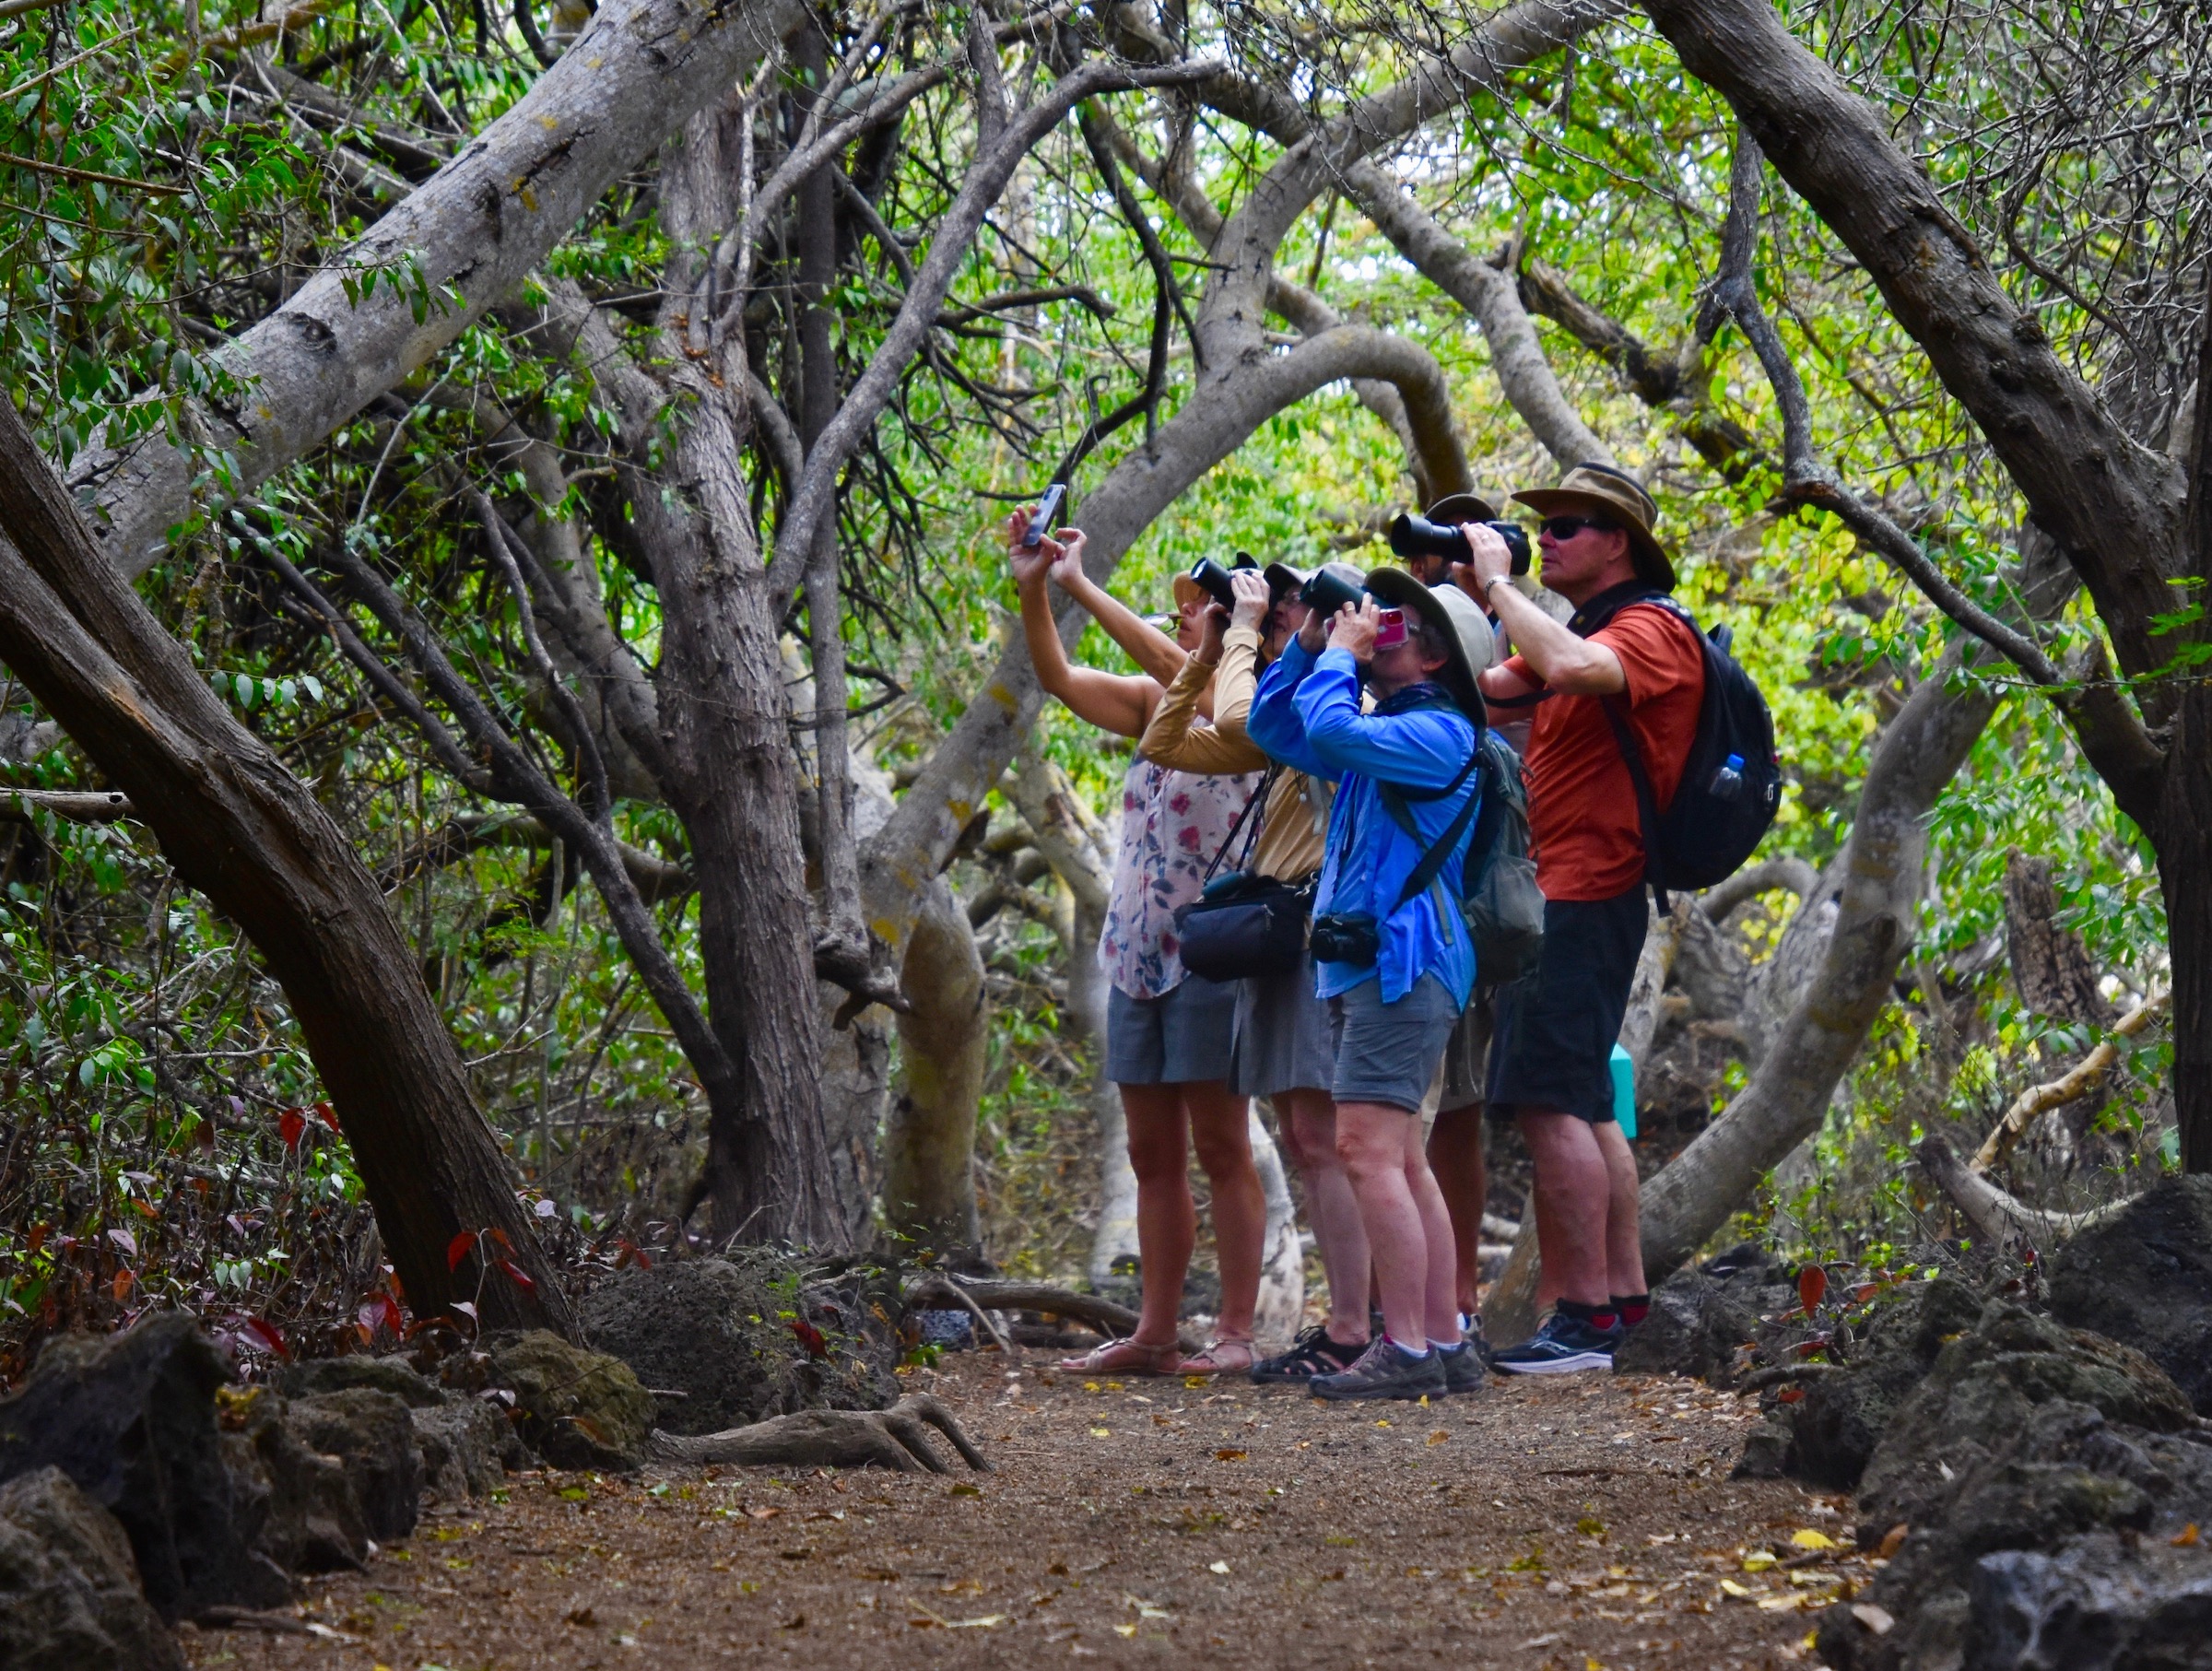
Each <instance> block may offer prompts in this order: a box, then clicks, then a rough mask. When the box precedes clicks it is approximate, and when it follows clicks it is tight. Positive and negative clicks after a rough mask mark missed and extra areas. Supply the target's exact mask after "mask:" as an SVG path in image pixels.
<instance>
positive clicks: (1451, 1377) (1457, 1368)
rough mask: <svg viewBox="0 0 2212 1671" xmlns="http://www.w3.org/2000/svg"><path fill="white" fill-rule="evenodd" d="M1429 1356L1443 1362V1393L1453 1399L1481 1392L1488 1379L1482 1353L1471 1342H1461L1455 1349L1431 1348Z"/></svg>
mask: <svg viewBox="0 0 2212 1671" xmlns="http://www.w3.org/2000/svg"><path fill="white" fill-rule="evenodd" d="M1429 1355H1430V1357H1432V1358H1441V1359H1443V1360H1444V1391H1445V1392H1447V1393H1450V1394H1453V1396H1454V1397H1457V1396H1458V1395H1459V1394H1462V1393H1479V1392H1481V1391H1482V1388H1483V1383H1485V1382H1486V1381H1487V1380H1488V1373H1489V1372H1488V1368H1487V1366H1485V1365H1484V1363H1483V1361H1482V1353H1481V1351H1480V1349H1479V1348H1477V1346H1476V1344H1475V1342H1474V1341H1472V1340H1463V1341H1461V1342H1460V1343H1459V1344H1458V1345H1457V1346H1455V1347H1430V1354H1429Z"/></svg>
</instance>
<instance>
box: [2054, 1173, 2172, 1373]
mask: <svg viewBox="0 0 2212 1671" xmlns="http://www.w3.org/2000/svg"><path fill="white" fill-rule="evenodd" d="M2050 1293H2051V1314H2052V1315H2053V1316H2054V1317H2056V1318H2058V1319H2059V1321H2061V1322H2062V1323H2066V1324H2072V1325H2073V1326H2074V1327H2076V1328H2080V1329H2096V1330H2098V1331H2099V1332H2100V1333H2102V1334H2106V1335H2110V1336H2113V1337H2114V1338H2115V1339H2120V1340H2124V1341H2127V1342H2128V1343H2129V1344H2130V1345H2132V1346H2134V1347H2137V1348H2138V1349H2140V1350H2141V1351H2142V1353H2143V1355H2144V1356H2145V1357H2147V1358H2148V1359H2150V1360H2151V1361H2152V1362H2153V1363H2155V1364H2157V1365H2158V1366H2159V1368H2160V1369H2162V1370H2164V1371H2166V1373H2167V1374H2168V1375H2170V1376H2171V1377H2172V1378H2173V1381H2174V1384H2176V1385H2177V1386H2179V1387H2180V1388H2181V1389H2182V1391H2183V1393H2184V1394H2187V1396H2188V1399H2189V1402H2190V1404H2191V1406H2194V1409H2195V1411H2196V1413H2197V1414H2198V1415H2199V1416H2212V1177H2208V1176H2203V1175H2178V1176H2174V1177H2171V1178H2161V1179H2160V1180H2159V1182H2158V1183H2154V1184H2153V1185H2151V1187H2150V1188H2149V1189H2147V1190H2146V1191H2145V1192H2144V1193H2143V1194H2140V1195H2138V1196H2136V1199H2135V1200H2133V1201H2131V1202H2129V1203H2128V1204H2127V1206H2124V1207H2123V1208H2122V1209H2121V1210H2120V1211H2119V1212H2118V1213H2116V1214H2114V1215H2113V1216H2112V1218H2108V1219H2105V1220H2103V1221H2102V1222H2100V1223H2098V1224H2095V1225H2092V1226H2090V1227H2089V1228H2088V1229H2087V1230H2082V1231H2080V1232H2079V1233H2077V1235H2075V1236H2073V1237H2072V1238H2070V1239H2069V1240H2068V1241H2067V1242H2066V1244H2065V1247H2064V1248H2063V1249H2062V1250H2061V1251H2060V1252H2059V1253H2057V1254H2056V1255H2055V1256H2054V1257H2053V1260H2052V1265H2051V1290H2050Z"/></svg>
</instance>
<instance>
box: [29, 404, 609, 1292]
mask: <svg viewBox="0 0 2212 1671" xmlns="http://www.w3.org/2000/svg"><path fill="white" fill-rule="evenodd" d="M0 530H5V532H0V662H5V663H6V665H7V666H8V667H9V669H10V670H11V671H13V672H14V673H15V675H16V677H18V678H20V679H22V680H23V682H24V683H25V684H26V685H27V686H29V688H30V690H31V693H32V694H33V695H34V696H36V697H37V698H38V700H39V701H40V703H41V706H43V707H44V708H45V710H46V711H47V712H49V713H51V714H53V716H54V717H55V718H56V719H58V720H59V721H61V723H62V724H63V725H64V726H65V727H66V729H67V730H68V733H69V735H70V736H71V737H72V738H73V739H74V740H75V741H76V744H77V745H78V746H79V747H82V748H83V749H84V751H85V753H86V754H87V756H88V757H89V758H90V759H91V760H92V762H93V763H94V764H95V765H96V766H98V767H99V769H100V771H101V772H103V773H104V774H105V775H106V776H107V777H108V778H109V779H110V780H111V781H112V783H115V784H116V785H117V786H118V787H119V788H120V789H122V790H123V792H124V794H127V795H128V796H129V797H130V799H131V803H132V805H133V806H135V808H137V809H138V811H139V815H140V816H141V817H143V818H145V820H146V822H147V826H148V828H150V829H151V830H153V832H154V835H155V837H156V839H157V840H159V841H160V843H161V850H162V852H163V853H164V854H165V855H166V856H167V857H168V859H169V860H170V862H171V864H172V865H175V866H176V868H177V874H178V875H179V876H180V877H182V879H183V880H184V881H185V882H186V883H187V884H188V885H189V886H191V887H193V888H197V889H198V890H199V891H201V892H202V893H204V894H206V896H207V898H208V900H210V901H211V902H212V903H213V904H214V905H215V907H216V908H217V909H218V911H221V912H225V913H226V914H228V915H229V917H230V919H231V920H232V921H233V922H235V923H236V924H238V925H239V927H240V929H241V932H242V933H243V934H244V935H245V936H246V938H247V939H248V940H249V941H251V942H252V943H253V947H254V949H255V950H256V951H257V952H258V953H259V954H260V955H261V957H262V959H264V961H265V963H266V965H267V967H268V970H269V972H270V973H271V974H272V975H273V976H274V977H275V978H276V980H277V983H278V984H280V985H281V986H282V987H283V988H284V991H285V995H286V997H287V999H288V1001H289V1002H290V1004H291V1006H292V1013H293V1016H294V1017H295V1018H296V1019H297V1020H298V1021H299V1024H300V1031H301V1033H302V1034H303V1035H304V1037H305V1039H306V1041H307V1048H308V1053H309V1054H310V1055H311V1056H312V1058H313V1059H314V1064H315V1068H316V1071H317V1072H318V1073H319V1074H320V1075H321V1076H322V1079H323V1084H324V1089H326V1090H327V1091H328V1092H329V1093H330V1100H331V1103H332V1106H333V1107H334V1108H335V1111H336V1112H337V1115H338V1123H339V1124H340V1126H341V1127H342V1128H343V1129H344V1132H345V1135H346V1139H347V1143H348V1144H349V1145H350V1146H351V1147H352V1149H353V1155H354V1159H355V1161H356V1163H357V1164H358V1165H359V1168H360V1172H361V1180H362V1183H364V1184H365V1185H366V1187H367V1189H368V1192H369V1198H370V1202H371V1205H372V1206H374V1208H375V1210H376V1218H377V1227H378V1230H379V1231H380V1232H381V1234H382V1239H383V1243H384V1246H385V1248H386V1250H387V1251H388V1252H389V1253H391V1255H392V1260H393V1264H394V1267H395V1268H396V1269H397V1270H398V1272H399V1277H400V1280H401V1282H402V1283H403V1284H405V1285H406V1293H407V1300H408V1303H409V1304H410V1305H411V1306H412V1307H413V1308H414V1309H415V1311H416V1312H417V1314H418V1315H421V1316H431V1315H435V1314H436V1313H438V1312H442V1311H444V1310H446V1309H447V1308H448V1307H449V1306H450V1305H451V1304H452V1302H453V1301H454V1300H466V1299H471V1298H472V1297H473V1298H474V1299H475V1300H476V1303H477V1306H478V1308H479V1310H480V1312H481V1316H482V1321H483V1323H484V1324H486V1325H488V1326H499V1327H515V1328H552V1329H555V1330H557V1331H559V1332H560V1333H563V1334H572V1333H573V1331H574V1326H575V1325H574V1321H573V1318H572V1317H571V1313H570V1311H569V1307H568V1302H567V1299H566V1296H565V1295H564V1294H563V1292H562V1291H561V1289H560V1288H559V1280H558V1277H557V1275H556V1273H555V1271H554V1269H553V1267H552V1265H550V1263H549V1262H548V1261H547V1260H546V1259H545V1258H544V1256H543V1255H542V1254H541V1253H539V1251H538V1245H537V1239H536V1236H535V1232H534V1231H533V1230H532V1229H531V1227H530V1224H529V1221H528V1219H527V1218H525V1216H524V1213H523V1210H522V1208H521V1206H520V1205H519V1204H518V1203H517V1202H516V1200H515V1196H514V1188H513V1180H512V1174H511V1171H510V1169H509V1167H508V1164H507V1158H506V1156H505V1155H504V1154H502V1153H501V1152H500V1146H499V1142H498V1140H497V1139H496V1138H495V1137H494V1136H492V1132H491V1128H490V1127H489V1126H488V1125H487V1124H485V1121H484V1117H483V1115H482V1113H481V1112H479V1111H478V1109H477V1105H476V1100H475V1096H474V1094H473V1092H472V1091H471V1090H470V1088H469V1084H468V1077H467V1073H466V1070H465V1068H464V1067H463V1065H462V1063H461V1057H460V1053H459V1052H458V1051H457V1050H455V1048H454V1045H453V1038H452V1036H451V1035H450V1034H449V1033H447V1031H446V1030H445V1028H444V1026H443V1024H442V1023H441V1020H440V1019H439V1017H438V1013H437V1010H436V1008H435V1007H434V1006H432V1004H431V1002H430V996H429V992H428V991H426V990H425V989H424V986H423V983H422V976H421V972H420V970H419V968H418V964H417V962H416V959H415V955H414V953H413V951H412V950H411V949H410V948H409V947H408V946H407V944H406V940H405V939H404V938H402V937H401V935H400V933H399V929H398V926H397V924H394V922H393V920H392V914H391V912H390V911H389V910H387V909H386V907H385V905H384V899H383V893H382V889H381V888H378V887H377V884H376V880H375V878H374V877H371V875H370V874H369V871H368V869H367V868H366V867H365V866H364V865H362V863H361V861H360V857H359V854H357V853H355V852H354V850H353V847H352V845H351V843H349V842H348V841H347V839H346V837H345V835H344V833H343V832H342V831H340V830H339V829H338V827H337V826H336V824H335V822H334V821H333V820H332V819H331V818H330V816H329V815H328V814H327V813H325V812H324V810H323V808H322V806H319V805H318V804H317V803H316V801H315V799H314V796H313V795H312V793H310V791H309V790H308V788H307V786H306V785H305V784H303V783H300V780H299V779H297V778H295V777H294V776H292V774H291V773H290V772H288V771H286V770H285V768H284V766H283V764H282V762H281V761H279V760H278V759H277V757H276V756H275V755H274V754H273V753H271V752H270V750H269V749H268V748H267V747H265V745H264V744H263V743H262V741H261V740H260V739H259V738H258V737H256V736H254V735H253V734H252V733H251V732H249V731H247V730H246V729H245V728H244V727H243V726H241V724H239V723H238V721H237V720H236V719H235V718H234V717H232V715H231V714H230V712H229V710H228V709H227V708H226V707H225V706H224V705H223V703H222V702H221V701H219V700H218V699H217V698H216V696H215V695H214V693H213V692H212V691H210V690H209V689H208V688H207V681H206V678H204V677H202V676H201V674H200V673H199V671H198V670H197V669H196V668H194V666H193V665H192V663H191V661H190V660H189V659H188V658H187V657H186V655H185V653H184V650H183V647H182V645H181V644H179V643H178V642H177V641H176V640H175V639H174V638H172V637H171V636H170V635H169V633H168V632H166V631H165V630H163V629H162V627H161V625H160V623H159V621H157V620H156V619H155V618H154V617H153V613H152V611H150V610H149V609H147V606H146V605H145V604H144V603H143V602H142V601H141V600H140V599H139V597H138V595H137V594H136V593H135V592H134V591H132V589H131V588H130V586H129V585H128V584H127V583H126V582H124V579H123V577H122V576H121V575H120V574H118V573H117V572H116V571H115V568H114V566H113V565H112V563H111V562H109V561H108V560H107V559H105V558H104V557H103V556H102V554H101V553H100V549H99V547H98V546H97V545H96V544H95V543H94V541H93V538H92V535H91V532H90V530H89V529H88V528H87V526H86V525H85V522H84V519H83V517H82V516H81V515H80V514H79V513H78V512H77V510H76V506H75V505H74V504H73V503H72V502H71V500H70V497H69V493H68V490H67V488H65V486H64V485H63V483H62V481H61V479H60V478H59V477H56V476H55V475H54V474H53V471H52V469H50V468H49V467H48V465H46V462H45V460H44V459H43V458H42V457H41V455H40V453H39V451H38V447H37V445H36V443H35V442H34V441H32V440H31V437H30V435H29V431H28V430H25V429H24V427H23V424H22V420H21V419H20V418H18V417H17V416H16V413H15V410H14V408H13V407H12V406H7V405H6V403H4V402H0ZM467 1231H496V1232H498V1235H499V1237H500V1240H501V1241H503V1242H504V1244H505V1245H504V1247H503V1248H500V1249H499V1250H498V1251H499V1253H501V1254H503V1255H504V1256H505V1257H506V1258H508V1259H510V1260H512V1262H513V1265H514V1266H515V1268H517V1269H519V1270H520V1271H521V1272H522V1273H523V1275H524V1278H525V1279H526V1285H525V1283H524V1282H517V1281H515V1280H513V1279H512V1277H510V1276H509V1275H507V1274H505V1273H503V1272H500V1271H488V1270H487V1269H486V1266H485V1258H486V1256H488V1250H487V1252H486V1253H469V1254H468V1255H467V1257H466V1258H465V1259H464V1260H463V1261H462V1262H461V1263H460V1265H459V1267H458V1269H457V1270H454V1269H451V1268H449V1265H448V1263H447V1253H446V1250H447V1248H448V1246H449V1245H450V1244H451V1243H452V1241H453V1239H454V1238H455V1237H456V1236H459V1235H461V1234H462V1233H464V1232H467ZM479 1277H481V1278H482V1292H481V1294H480V1295H477V1294H475V1293H474V1292H473V1291H474V1290H475V1289H476V1288H477V1284H478V1280H479Z"/></svg>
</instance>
